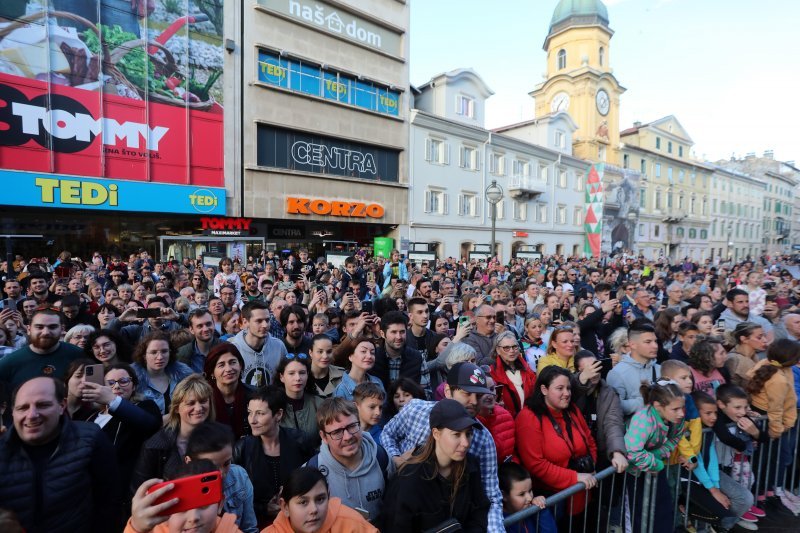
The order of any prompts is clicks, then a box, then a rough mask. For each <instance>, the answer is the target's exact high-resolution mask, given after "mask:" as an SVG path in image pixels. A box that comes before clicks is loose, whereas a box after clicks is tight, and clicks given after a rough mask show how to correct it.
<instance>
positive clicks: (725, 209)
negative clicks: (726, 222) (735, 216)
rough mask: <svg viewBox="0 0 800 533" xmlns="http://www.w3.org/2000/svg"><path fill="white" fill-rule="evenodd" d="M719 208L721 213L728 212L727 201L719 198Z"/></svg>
mask: <svg viewBox="0 0 800 533" xmlns="http://www.w3.org/2000/svg"><path fill="white" fill-rule="evenodd" d="M719 210H720V212H721V213H722V214H723V215H724V214H726V213H727V212H728V203H727V202H726V201H725V200H720V202H719Z"/></svg>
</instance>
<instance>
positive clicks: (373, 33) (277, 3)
mask: <svg viewBox="0 0 800 533" xmlns="http://www.w3.org/2000/svg"><path fill="white" fill-rule="evenodd" d="M259 4H261V5H263V6H265V7H266V8H267V9H270V10H272V11H275V12H277V13H278V14H280V15H283V16H285V17H287V18H291V19H292V20H296V21H299V22H302V23H304V24H307V25H309V26H313V27H314V28H316V29H319V30H322V31H324V32H326V33H330V34H332V35H336V36H339V37H341V38H343V39H347V40H349V41H354V42H356V43H359V44H361V45H364V46H368V47H370V48H375V49H376V50H380V51H382V52H387V53H389V54H393V55H396V56H400V55H402V47H401V39H400V34H399V33H398V32H397V31H396V30H392V29H389V28H385V27H382V26H379V25H378V24H375V23H373V22H370V21H368V20H365V19H363V18H361V17H359V16H356V15H355V14H353V13H350V12H349V11H345V10H344V9H336V8H334V7H333V6H331V5H328V4H326V3H325V2H319V1H314V2H311V1H306V0H259Z"/></svg>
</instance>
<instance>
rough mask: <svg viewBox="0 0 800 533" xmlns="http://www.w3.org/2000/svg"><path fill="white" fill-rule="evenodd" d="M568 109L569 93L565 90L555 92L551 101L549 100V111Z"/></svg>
mask: <svg viewBox="0 0 800 533" xmlns="http://www.w3.org/2000/svg"><path fill="white" fill-rule="evenodd" d="M567 109H569V95H568V94H567V93H565V92H563V91H562V92H560V93H556V95H555V96H554V97H553V101H552V102H550V111H552V112H553V113H556V112H558V111H566V110H567Z"/></svg>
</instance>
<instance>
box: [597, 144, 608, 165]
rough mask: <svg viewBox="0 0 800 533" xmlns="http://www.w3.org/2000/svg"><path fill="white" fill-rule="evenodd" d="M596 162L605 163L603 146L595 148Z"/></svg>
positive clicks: (604, 148)
mask: <svg viewBox="0 0 800 533" xmlns="http://www.w3.org/2000/svg"><path fill="white" fill-rule="evenodd" d="M597 160H598V161H605V160H606V147H605V145H603V144H601V145H600V146H599V147H598V148H597Z"/></svg>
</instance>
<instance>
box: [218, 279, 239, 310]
mask: <svg viewBox="0 0 800 533" xmlns="http://www.w3.org/2000/svg"><path fill="white" fill-rule="evenodd" d="M219 299H220V300H222V305H224V306H225V312H226V313H230V312H231V311H233V308H234V306H235V305H236V290H235V289H234V288H233V287H229V286H227V285H225V286H224V287H222V288H220V290H219Z"/></svg>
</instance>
